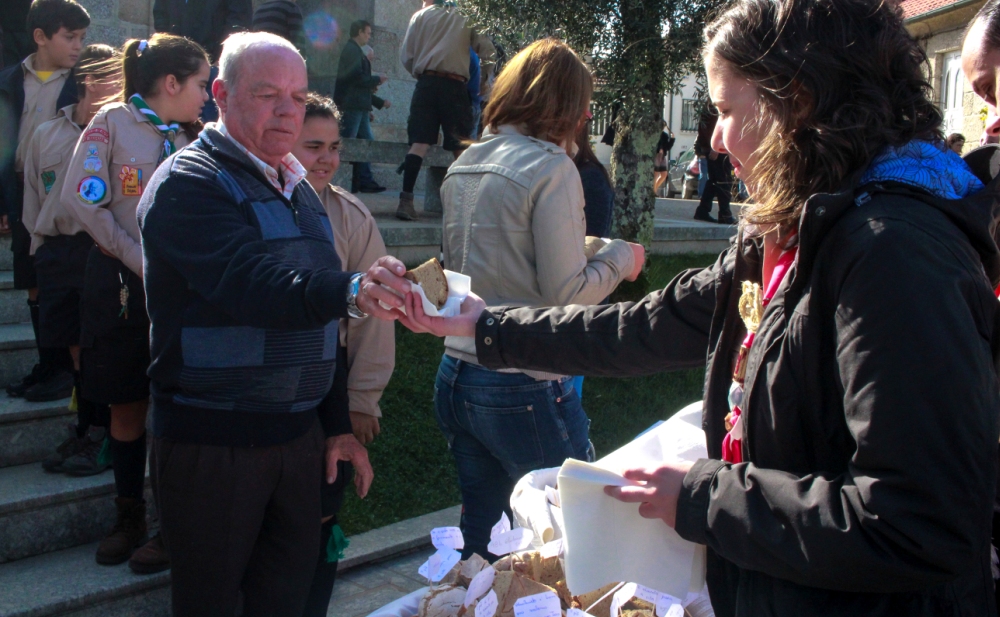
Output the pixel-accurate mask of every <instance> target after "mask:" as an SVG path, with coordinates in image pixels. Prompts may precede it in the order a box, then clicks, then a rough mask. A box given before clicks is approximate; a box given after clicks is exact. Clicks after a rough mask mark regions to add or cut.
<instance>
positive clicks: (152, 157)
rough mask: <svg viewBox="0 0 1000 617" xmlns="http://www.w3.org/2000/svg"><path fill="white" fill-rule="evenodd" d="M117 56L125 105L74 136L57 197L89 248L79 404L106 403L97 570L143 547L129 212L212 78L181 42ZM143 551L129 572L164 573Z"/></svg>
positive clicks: (133, 239) (135, 260)
mask: <svg viewBox="0 0 1000 617" xmlns="http://www.w3.org/2000/svg"><path fill="white" fill-rule="evenodd" d="M122 56H123V60H122V75H123V78H124V80H123V88H122V90H123V98H124V100H122V101H119V102H116V103H112V104H110V105H106V106H104V107H103V108H102V109H101V110H100V111H99V112H98V113H97V115H95V116H94V118H93V120H91V121H90V124H89V125H88V126H87V129H86V130H85V131H84V132H83V135H81V136H80V141H79V142H78V143H77V144H76V149H75V150H74V152H73V155H72V158H71V160H70V163H69V166H68V169H69V173H68V174H67V176H66V182H65V184H64V185H63V189H62V193H61V198H60V201H61V203H62V204H63V205H64V206H65V207H66V209H67V211H68V212H69V215H70V216H72V217H73V218H74V219H75V220H76V221H77V222H79V224H80V226H81V227H82V228H83V229H84V231H86V232H87V233H88V234H90V237H91V238H93V239H94V243H95V244H94V245H91V247H90V250H89V254H88V257H87V266H86V273H85V275H84V289H83V298H82V306H81V324H80V330H81V331H80V347H81V350H80V371H81V381H82V384H83V397H84V398H85V399H87V400H90V401H93V402H95V403H98V404H105V405H110V406H111V431H110V433H111V439H110V452H111V460H112V463H113V465H114V473H115V490H116V493H117V496H116V498H115V505H116V507H117V511H118V516H117V521H116V522H115V525H114V527H113V528H112V530H111V532H110V533H109V534H108V535H107V536H106V537H105V538H104V539H103V540H101V543H100V544H99V545H98V547H97V554H96V560H97V563H99V564H102V565H115V564H120V563H123V562H125V561H128V560H130V558H131V557H132V554H133V552H134V551H135V549H136V548H137V547H138V546H140V545H142V544H144V543H146V540H147V538H146V501H145V499H144V498H143V488H144V486H145V476H146V411H147V409H148V407H149V377H147V375H146V371H147V369H148V368H149V362H150V361H149V328H150V323H149V317H148V316H147V314H146V298H145V294H144V293H143V287H142V280H143V261H142V247H141V243H140V238H139V227H138V225H137V223H136V209H137V207H138V205H139V199H140V197H141V196H142V195H143V194H144V193H145V192H146V190H147V183H148V182H149V178H150V176H152V175H153V171H154V170H155V169H156V168H157V167H158V166H159V165H160V164H161V163H163V161H164V160H166V159H167V158H168V157H169V156H170V155H171V154H173V153H174V152H175V151H177V150H178V149H180V148H183V147H184V146H185V145H187V144H188V143H190V142H191V141H192V140H193V139H194V138H195V137H196V136H197V129H198V128H199V126H200V123H199V120H198V119H199V115H200V114H201V108H202V106H203V105H204V104H205V101H206V100H208V93H207V92H206V91H205V87H206V85H207V84H208V79H209V64H208V62H209V58H208V54H206V53H205V50H203V49H202V48H201V46H200V45H198V44H197V43H195V42H194V41H191V40H190V39H187V38H184V37H181V36H176V35H173V34H154V35H153V36H152V37H151V38H150V39H149V40H142V41H140V40H136V39H132V40H130V41H128V42H127V43H126V44H125V47H124V51H123V53H122ZM150 544H152V546H150V547H149V549H150V552H151V554H153V555H155V556H156V559H155V560H153V561H152V562H146V561H144V562H143V563H140V564H136V567H137V568H138V569H139V570H144V569H152V571H156V569H157V568H159V569H163V568H165V567H166V564H168V563H169V561H168V559H167V558H166V556H165V553H164V550H163V547H162V544H161V543H160V541H159V540H158V539H154V540H151V541H150ZM130 565H131V563H130Z"/></svg>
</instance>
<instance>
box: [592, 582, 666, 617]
mask: <svg viewBox="0 0 1000 617" xmlns="http://www.w3.org/2000/svg"><path fill="white" fill-rule="evenodd" d="M632 598H638V599H640V600H643V601H645V602H649V603H650V604H652V605H653V606H654V607H656V617H683V615H684V606H683V604H682V603H681V601H680V599H678V598H675V597H674V596H672V595H670V594H669V593H663V592H662V591H656V590H655V589H650V588H649V587H644V586H643V585H637V584H635V583H628V584H627V585H625V586H624V587H622V588H621V589H619V590H618V591H617V592H616V593H615V597H614V598H613V599H612V600H611V616H610V617H617V615H618V611H619V610H620V609H621V606H622V605H623V604H625V603H626V602H628V601H629V600H631V599H632ZM675 606H676V607H677V608H676V609H675V608H674V607H675ZM678 610H679V611H680V612H677V611H678Z"/></svg>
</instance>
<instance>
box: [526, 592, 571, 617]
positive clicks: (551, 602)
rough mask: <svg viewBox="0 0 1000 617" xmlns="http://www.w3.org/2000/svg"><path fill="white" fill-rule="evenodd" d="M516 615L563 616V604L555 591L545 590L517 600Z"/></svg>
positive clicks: (532, 616)
mask: <svg viewBox="0 0 1000 617" xmlns="http://www.w3.org/2000/svg"><path fill="white" fill-rule="evenodd" d="M514 617H562V604H560V602H559V596H557V595H556V594H555V593H554V592H552V591H543V592H542V593H536V594H535V595H533V596H527V597H524V598H521V599H520V600H518V601H517V602H515V603H514Z"/></svg>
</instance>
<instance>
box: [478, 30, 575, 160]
mask: <svg viewBox="0 0 1000 617" xmlns="http://www.w3.org/2000/svg"><path fill="white" fill-rule="evenodd" d="M593 92H594V77H593V75H592V74H591V72H590V69H589V68H587V65H586V64H584V63H583V60H581V59H580V56H578V55H577V54H576V52H575V51H573V50H572V49H570V47H569V45H567V44H566V43H563V42H562V41H559V40H557V39H551V38H549V39H542V40H540V41H535V42H534V43H532V44H531V45H529V46H528V47H526V48H524V49H522V50H521V51H520V52H519V53H518V54H517V55H516V56H514V57H513V58H512V59H511V60H510V62H508V63H507V65H506V66H505V67H504V69H503V71H501V72H500V75H499V76H498V77H497V80H496V84H494V86H493V92H492V94H491V96H490V102H489V104H488V105H487V106H486V109H485V111H484V112H483V124H484V126H487V127H489V129H490V131H492V132H496V130H497V127H498V126H500V125H503V124H513V125H520V126H523V127H524V128H525V129H526V132H527V134H528V135H530V136H532V137H535V138H538V139H544V140H545V141H551V142H552V143H556V144H561V143H564V142H571V141H573V139H574V137H575V135H576V129H577V126H578V125H579V124H580V121H581V120H582V119H583V117H584V114H585V113H586V112H587V107H588V105H589V104H590V96H591V94H593Z"/></svg>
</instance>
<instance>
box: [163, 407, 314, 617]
mask: <svg viewBox="0 0 1000 617" xmlns="http://www.w3.org/2000/svg"><path fill="white" fill-rule="evenodd" d="M153 448H154V451H155V461H156V474H157V476H158V478H157V485H158V488H159V491H158V492H159V501H160V504H159V506H160V522H161V525H162V533H163V539H164V541H165V542H166V544H167V548H168V550H169V551H170V561H171V568H172V573H171V578H172V582H173V588H172V600H173V614H174V615H177V616H183V617H197V616H200V615H205V616H206V617H207V616H212V617H216V616H221V615H225V616H227V617H229V616H232V615H233V614H234V613H235V611H236V607H237V602H238V598H239V594H240V592H241V591H242V592H243V615H245V616H246V617H256V616H263V615H273V616H279V615H301V614H302V610H303V608H304V607H305V602H306V596H307V594H308V593H309V588H310V584H311V583H312V579H313V573H314V571H315V569H316V561H317V558H318V555H319V553H318V551H319V534H320V528H319V520H320V513H321V509H320V492H319V491H318V490H317V487H318V486H319V484H320V482H322V480H323V461H324V439H323V432H322V430H321V429H320V426H319V423H318V422H317V423H316V424H314V425H313V427H312V429H311V430H310V431H309V432H308V433H306V434H305V435H303V436H301V437H298V438H296V439H293V440H292V441H289V442H287V443H284V444H280V445H277V446H270V447H262V448H235V447H226V446H205V445H197V444H183V443H175V442H171V441H168V440H166V439H154V441H153Z"/></svg>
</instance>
